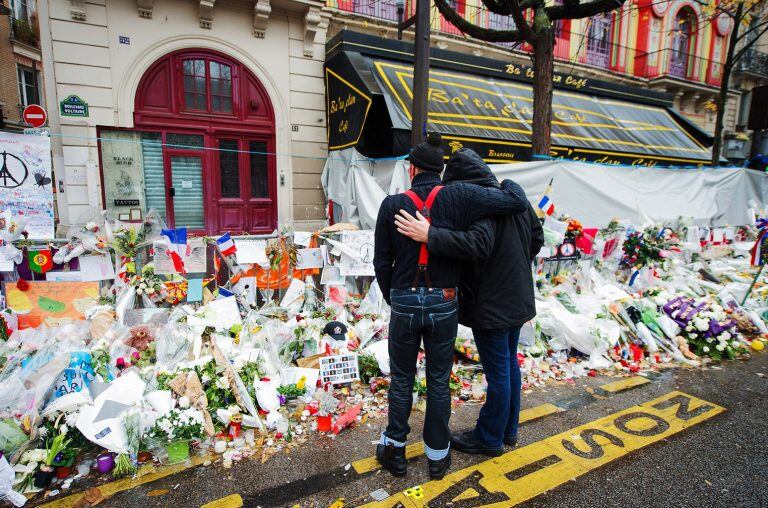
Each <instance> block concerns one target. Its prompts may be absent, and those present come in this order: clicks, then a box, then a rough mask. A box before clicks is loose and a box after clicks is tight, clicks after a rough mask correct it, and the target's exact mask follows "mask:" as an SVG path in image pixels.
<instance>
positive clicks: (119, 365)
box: [115, 357, 125, 369]
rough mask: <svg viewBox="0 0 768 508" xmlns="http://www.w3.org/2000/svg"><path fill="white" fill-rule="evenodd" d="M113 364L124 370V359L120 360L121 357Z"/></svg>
mask: <svg viewBox="0 0 768 508" xmlns="http://www.w3.org/2000/svg"><path fill="white" fill-rule="evenodd" d="M115 364H116V365H117V367H118V368H120V369H122V368H124V367H125V358H122V357H120V358H118V359H117V361H116V362H115Z"/></svg>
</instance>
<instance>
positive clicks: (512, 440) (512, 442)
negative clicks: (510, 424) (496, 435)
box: [504, 436, 517, 448]
mask: <svg viewBox="0 0 768 508" xmlns="http://www.w3.org/2000/svg"><path fill="white" fill-rule="evenodd" d="M504 444H505V445H507V446H510V447H512V448H514V447H515V446H517V437H511V436H504Z"/></svg>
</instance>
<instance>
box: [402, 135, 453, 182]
mask: <svg viewBox="0 0 768 508" xmlns="http://www.w3.org/2000/svg"><path fill="white" fill-rule="evenodd" d="M442 144H443V138H442V137H441V136H440V133H438V132H430V133H429V134H427V141H426V142H424V143H419V144H418V145H416V146H415V147H414V148H413V149H412V150H411V153H410V155H408V157H407V158H406V160H408V161H410V162H411V163H413V165H414V166H416V167H417V168H419V169H421V170H423V171H432V172H434V173H440V172H441V171H442V170H443V167H444V165H443V156H444V155H445V154H444V153H443V148H442Z"/></svg>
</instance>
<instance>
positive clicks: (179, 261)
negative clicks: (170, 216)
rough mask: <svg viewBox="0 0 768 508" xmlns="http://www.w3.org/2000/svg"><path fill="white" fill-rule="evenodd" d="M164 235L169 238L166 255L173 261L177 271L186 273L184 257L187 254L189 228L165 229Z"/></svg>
mask: <svg viewBox="0 0 768 508" xmlns="http://www.w3.org/2000/svg"><path fill="white" fill-rule="evenodd" d="M161 233H162V235H163V236H164V237H166V238H167V239H168V250H166V251H165V255H166V256H168V257H169V258H170V259H171V261H172V262H173V269H174V270H176V273H181V274H185V273H187V271H186V270H185V269H184V258H185V257H186V256H187V228H186V227H183V228H176V229H163V230H162V231H161Z"/></svg>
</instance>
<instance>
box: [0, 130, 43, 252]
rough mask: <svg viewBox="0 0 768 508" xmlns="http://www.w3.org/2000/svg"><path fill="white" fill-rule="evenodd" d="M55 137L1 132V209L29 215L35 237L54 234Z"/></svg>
mask: <svg viewBox="0 0 768 508" xmlns="http://www.w3.org/2000/svg"><path fill="white" fill-rule="evenodd" d="M52 184H53V176H52V175H51V140H50V139H49V138H48V137H47V136H38V135H26V134H13V133H10V132H0V211H5V210H9V211H10V212H11V214H12V215H14V216H17V215H23V216H24V217H26V218H27V225H26V230H27V231H28V232H29V238H30V239H32V240H45V239H51V238H53V187H52Z"/></svg>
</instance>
